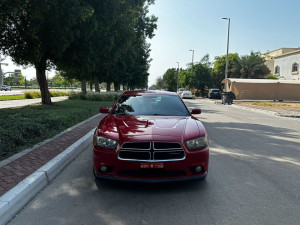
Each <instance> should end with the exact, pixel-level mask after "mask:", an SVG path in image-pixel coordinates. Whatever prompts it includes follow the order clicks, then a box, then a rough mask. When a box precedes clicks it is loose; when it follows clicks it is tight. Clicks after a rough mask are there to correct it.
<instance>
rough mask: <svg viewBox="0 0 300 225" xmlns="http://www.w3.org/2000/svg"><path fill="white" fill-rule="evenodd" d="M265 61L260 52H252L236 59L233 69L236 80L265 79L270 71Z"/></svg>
mask: <svg viewBox="0 0 300 225" xmlns="http://www.w3.org/2000/svg"><path fill="white" fill-rule="evenodd" d="M265 61H266V60H265V59H264V58H262V57H260V54H259V52H251V53H250V55H243V56H241V57H238V58H236V60H235V63H234V65H233V68H232V75H233V77H236V78H246V79H247V78H249V79H258V78H265V77H266V75H268V74H270V70H269V69H268V67H267V66H266V65H265Z"/></svg>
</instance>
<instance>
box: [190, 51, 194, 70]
mask: <svg viewBox="0 0 300 225" xmlns="http://www.w3.org/2000/svg"><path fill="white" fill-rule="evenodd" d="M190 52H193V55H192V66H193V65H194V50H193V49H192V50H190Z"/></svg>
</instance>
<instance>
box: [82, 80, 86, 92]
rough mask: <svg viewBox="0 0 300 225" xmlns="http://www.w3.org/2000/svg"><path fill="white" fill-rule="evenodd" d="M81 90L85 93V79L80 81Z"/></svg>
mask: <svg viewBox="0 0 300 225" xmlns="http://www.w3.org/2000/svg"><path fill="white" fill-rule="evenodd" d="M81 91H82V93H83V94H85V95H86V80H82V81H81Z"/></svg>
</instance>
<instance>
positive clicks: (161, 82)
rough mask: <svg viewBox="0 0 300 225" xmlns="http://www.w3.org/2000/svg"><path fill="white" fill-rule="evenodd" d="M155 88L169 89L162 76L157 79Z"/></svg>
mask: <svg viewBox="0 0 300 225" xmlns="http://www.w3.org/2000/svg"><path fill="white" fill-rule="evenodd" d="M155 89H157V90H165V89H167V85H166V83H165V81H164V80H163V79H162V78H161V77H158V78H157V79H156V85H155Z"/></svg>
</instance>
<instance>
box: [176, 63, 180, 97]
mask: <svg viewBox="0 0 300 225" xmlns="http://www.w3.org/2000/svg"><path fill="white" fill-rule="evenodd" d="M176 63H177V64H178V71H177V89H176V92H177V91H178V78H179V62H176Z"/></svg>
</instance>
